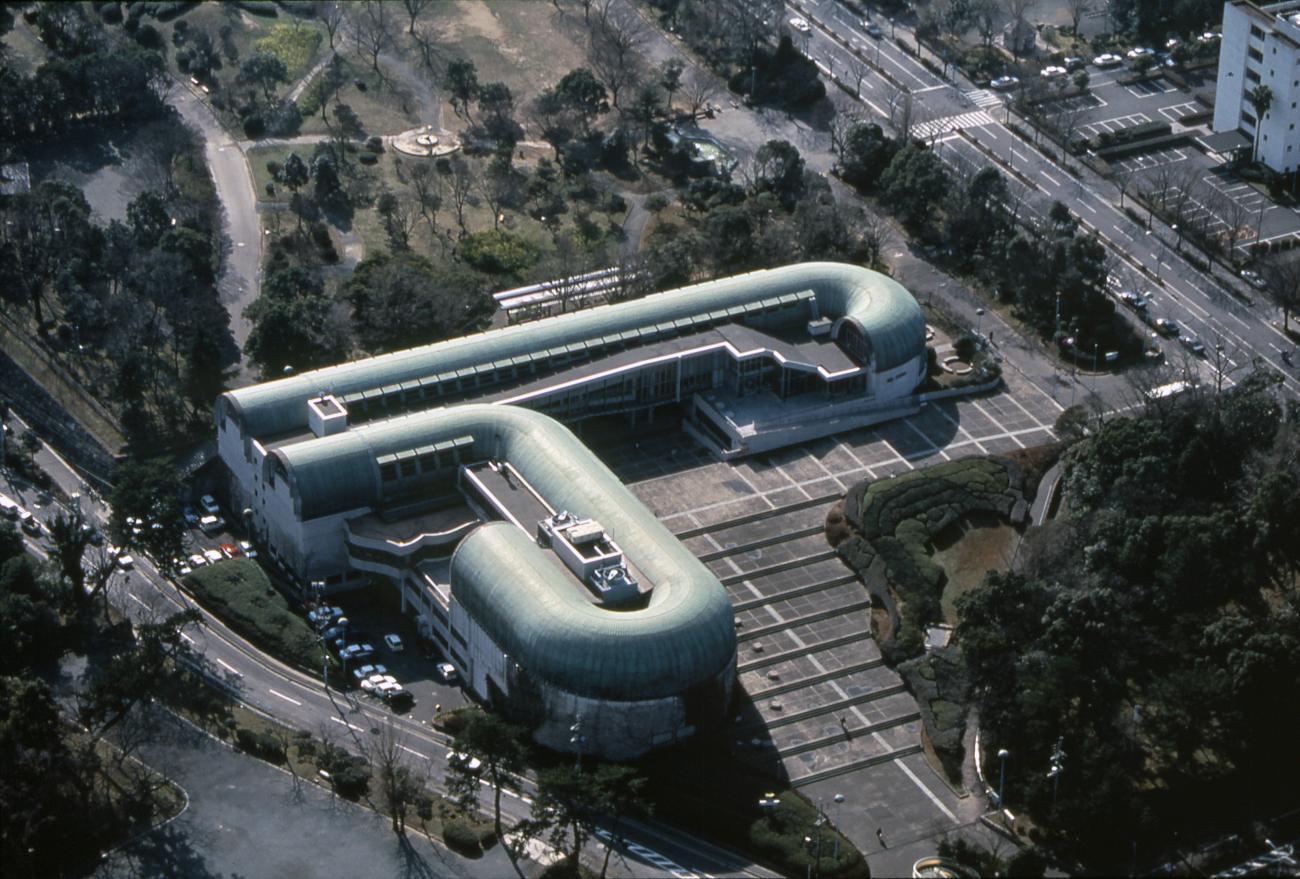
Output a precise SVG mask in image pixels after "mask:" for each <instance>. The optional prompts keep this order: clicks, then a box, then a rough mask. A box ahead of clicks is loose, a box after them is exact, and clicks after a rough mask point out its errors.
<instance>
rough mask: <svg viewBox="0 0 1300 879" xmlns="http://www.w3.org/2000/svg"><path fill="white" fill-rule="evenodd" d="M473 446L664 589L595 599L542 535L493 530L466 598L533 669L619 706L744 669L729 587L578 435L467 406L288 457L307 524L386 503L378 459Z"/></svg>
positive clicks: (472, 561) (476, 547)
mask: <svg viewBox="0 0 1300 879" xmlns="http://www.w3.org/2000/svg"><path fill="white" fill-rule="evenodd" d="M467 436H470V437H473V438H474V442H475V444H476V446H477V449H478V451H477V454H478V455H479V456H482V457H487V456H491V457H494V458H502V459H504V460H506V461H508V462H510V464H511V465H512V466H513V467H514V468H515V470H517V471H518V472H519V474H520V475H521V476H523V478H524V479H525V480H527V482H528V483H529V484H530V485H531V486H532V487H533V489H534V490H535V491H537V493H538V494H540V495H541V496H542V497H543V498H544V499H545V500H546V501H547V502H548V503H549V504H550V505H551V506H552V507H553V508H554V509H557V510H567V511H569V512H571V513H574V514H575V515H579V516H590V517H591V518H593V519H596V520H597V521H598V522H600V523H601V525H603V526H604V527H605V530H606V531H607V532H608V533H609V534H610V536H611V537H613V538H614V540H615V542H617V543H618V544H619V546H621V547H622V549H623V552H624V553H625V554H626V555H627V557H628V558H629V559H630V560H631V561H632V563H633V564H634V565H635V566H636V567H637V568H638V569H639V570H640V572H641V573H642V574H643V575H644V576H645V578H646V579H647V580H648V582H649V583H650V584H651V585H653V587H654V591H653V592H652V594H651V597H650V603H649V605H648V606H647V607H645V608H643V609H641V610H632V611H609V610H604V609H602V608H599V607H597V606H595V605H593V604H591V603H590V602H589V601H588V600H587V598H586V597H585V596H584V595H582V594H581V593H580V592H579V590H580V588H581V587H579V586H578V585H577V583H575V582H573V581H572V580H569V579H568V578H567V577H566V576H565V575H564V574H563V572H562V571H561V570H560V569H559V567H558V566H557V564H556V562H555V561H554V560H552V559H550V558H547V557H546V556H545V554H544V553H543V551H542V550H541V549H539V548H538V547H537V545H536V544H535V543H534V542H533V540H532V539H531V538H530V537H529V535H527V534H525V533H524V532H523V531H521V530H519V529H518V528H516V527H515V526H514V525H507V524H505V523H492V524H488V525H483V526H480V527H479V528H477V529H475V530H474V531H473V532H471V533H470V535H469V536H468V537H466V538H465V539H464V540H463V541H462V542H461V544H460V546H459V547H458V548H457V550H456V553H455V555H454V556H453V557H452V563H451V581H452V595H453V596H454V597H455V598H456V600H457V601H458V602H459V603H460V604H461V605H462V606H464V607H465V609H466V610H467V611H468V612H469V613H470V614H471V615H472V616H473V617H474V619H475V620H476V621H477V622H478V624H479V625H480V626H482V627H483V629H484V630H485V631H486V632H487V633H488V634H489V635H490V636H491V637H492V639H493V640H494V641H495V642H496V643H497V645H498V646H500V647H501V648H502V649H503V650H505V651H506V652H507V653H508V654H509V655H510V656H511V657H512V658H513V659H514V660H515V661H516V662H518V663H519V664H520V665H521V666H523V667H524V668H525V669H527V670H528V672H529V673H530V674H532V675H534V676H536V677H538V678H540V679H542V680H545V681H548V682H549V683H551V684H553V685H555V686H558V687H560V688H562V689H564V690H567V691H569V692H573V693H578V694H581V695H585V696H590V697H593V698H605V699H615V700H625V701H632V700H642V699H654V698H660V697H664V696H669V695H676V694H679V693H681V692H682V690H683V689H685V688H687V687H690V686H692V685H694V684H697V683H703V682H705V681H709V680H712V679H713V678H715V677H716V676H717V675H719V674H721V673H722V672H724V671H725V670H726V669H727V668H728V666H729V665H730V663H731V662H732V661H733V660H734V658H735V654H736V637H735V628H734V622H733V617H732V610H731V604H730V602H729V600H728V599H727V594H726V591H725V590H724V589H723V588H722V585H721V584H720V583H719V582H718V580H717V578H716V577H714V576H713V574H711V573H710V572H709V571H708V569H707V568H705V567H704V565H702V564H701V563H700V562H699V560H698V559H696V558H695V556H693V555H691V553H690V552H688V551H687V550H686V548H685V547H684V546H682V544H681V543H680V542H679V541H678V540H677V538H675V537H674V536H673V535H672V534H671V533H670V532H669V531H668V529H666V528H665V527H664V526H663V525H662V524H661V523H660V522H659V520H658V519H656V518H655V517H654V515H652V514H651V513H650V511H649V510H647V509H646V508H645V507H644V506H643V505H642V504H641V502H640V501H639V500H637V498H636V497H635V496H634V495H633V494H632V493H631V492H630V491H628V490H627V488H625V487H624V486H623V484H622V483H621V482H620V481H619V479H618V477H616V476H615V475H614V474H613V473H611V472H610V470H609V468H607V467H606V466H605V465H604V464H602V463H601V462H600V460H599V459H597V458H596V456H595V455H593V454H592V453H591V452H590V451H589V450H588V449H587V448H586V446H584V445H583V444H582V443H581V442H580V441H579V440H578V439H577V438H576V437H575V436H574V435H573V434H572V433H570V432H569V430H568V429H567V428H565V427H564V426H563V425H561V424H560V423H559V422H557V421H554V420H553V419H551V418H548V417H547V416H545V415H542V414H540V413H538V412H533V411H531V410H528V409H522V408H519V407H515V406H487V405H465V406H457V407H453V408H449V409H439V410H434V411H431V412H423V413H419V414H417V415H411V416H407V417H404V418H395V419H391V420H389V421H384V422H379V423H377V424H375V425H366V426H362V427H358V428H354V429H353V430H350V431H348V432H347V433H343V434H339V435H337V436H332V437H325V438H322V439H315V440H308V441H306V442H302V443H296V444H294V445H291V446H287V447H285V448H283V449H279V450H277V451H276V452H274V454H276V455H278V456H280V458H281V460H282V461H283V462H284V464H285V468H286V473H287V475H288V478H289V480H290V482H291V484H292V485H293V486H294V488H295V492H296V493H297V495H298V498H299V501H300V503H301V505H302V511H303V515H304V517H306V516H308V515H311V514H319V513H322V512H327V511H330V512H332V511H341V510H349V509H356V508H358V507H364V506H371V505H374V504H375V503H377V502H378V499H379V492H380V480H379V475H378V465H377V463H376V459H377V458H378V457H380V456H382V455H388V454H394V453H396V452H398V451H400V450H403V449H414V448H419V447H421V446H428V445H430V444H433V443H438V442H445V441H450V440H457V439H460V438H463V437H467Z"/></svg>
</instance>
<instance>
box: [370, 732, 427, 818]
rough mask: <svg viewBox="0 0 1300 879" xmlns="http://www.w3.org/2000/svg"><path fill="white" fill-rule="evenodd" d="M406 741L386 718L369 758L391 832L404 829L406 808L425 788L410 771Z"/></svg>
mask: <svg viewBox="0 0 1300 879" xmlns="http://www.w3.org/2000/svg"><path fill="white" fill-rule="evenodd" d="M406 750H407V749H406V745H405V744H404V743H403V741H402V736H401V734H400V733H399V732H398V731H397V730H396V729H395V728H394V727H393V722H392V721H391V720H385V721H384V723H383V725H382V726H380V728H379V735H378V736H376V737H375V739H374V740H373V743H372V746H371V748H370V755H369V756H370V761H371V765H372V766H374V770H375V775H376V776H377V777H378V779H379V792H380V795H381V796H382V797H383V803H384V808H385V809H387V810H388V816H389V819H390V820H391V822H392V827H393V832H394V833H397V834H405V833H406V809H407V807H408V806H410V805H411V804H412V803H414V802H415V798H416V797H417V796H419V795H420V793H421V792H422V791H423V790H424V785H423V783H422V779H421V778H420V777H419V776H417V775H416V774H415V773H414V772H412V771H411V767H410V765H409V761H408V759H407V757H406Z"/></svg>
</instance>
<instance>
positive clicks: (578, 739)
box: [569, 712, 587, 772]
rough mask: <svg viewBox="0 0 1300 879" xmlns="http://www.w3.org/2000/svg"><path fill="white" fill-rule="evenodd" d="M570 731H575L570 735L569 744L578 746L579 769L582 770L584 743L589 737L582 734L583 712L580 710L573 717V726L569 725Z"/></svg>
mask: <svg viewBox="0 0 1300 879" xmlns="http://www.w3.org/2000/svg"><path fill="white" fill-rule="evenodd" d="M569 732H571V733H573V735H572V736H570V737H569V744H570V745H573V746H575V747H576V748H577V751H578V762H577V767H578V771H579V772H581V771H582V745H583V743H584V742H586V741H587V737H586V736H584V735H583V734H582V712H578V714H577V716H576V717H574V718H573V726H571V727H569Z"/></svg>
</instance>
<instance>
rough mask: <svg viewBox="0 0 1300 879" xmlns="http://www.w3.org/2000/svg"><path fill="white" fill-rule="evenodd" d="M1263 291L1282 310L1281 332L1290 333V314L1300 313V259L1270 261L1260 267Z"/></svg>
mask: <svg viewBox="0 0 1300 879" xmlns="http://www.w3.org/2000/svg"><path fill="white" fill-rule="evenodd" d="M1260 269H1261V271H1260V274H1262V275H1263V276H1264V284H1265V287H1264V290H1265V292H1267V293H1268V295H1269V298H1270V299H1272V300H1273V301H1274V302H1275V303H1276V304H1277V306H1278V307H1279V308H1281V309H1282V332H1284V333H1287V334H1288V335H1289V334H1290V333H1291V313H1292V312H1293V311H1300V257H1297V258H1293V259H1289V260H1285V261H1283V260H1271V261H1269V262H1266V263H1264V264H1263V265H1262V266H1260Z"/></svg>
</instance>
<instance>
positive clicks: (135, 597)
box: [126, 592, 149, 607]
mask: <svg viewBox="0 0 1300 879" xmlns="http://www.w3.org/2000/svg"><path fill="white" fill-rule="evenodd" d="M126 594H127V596H128V597H129V598H130V599H131V600H132V601H134V602H135V603H136V604H138V605H140V606H141V607H148V606H149V605H147V604H145V603H144V602H143V601H141V600H140V596H138V595H136V594H135V593H134V592H128V593H126Z"/></svg>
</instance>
